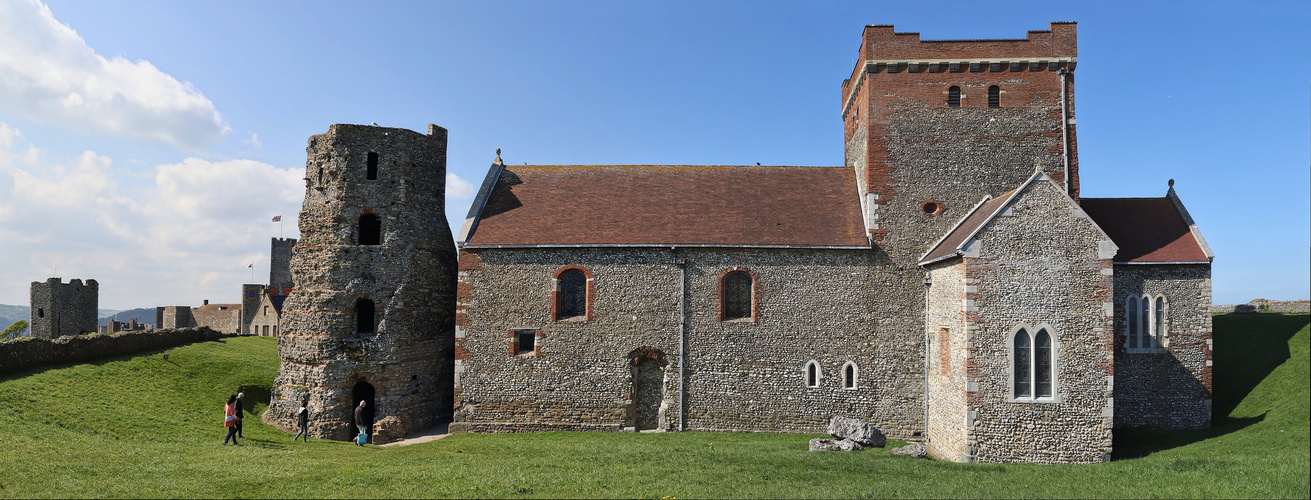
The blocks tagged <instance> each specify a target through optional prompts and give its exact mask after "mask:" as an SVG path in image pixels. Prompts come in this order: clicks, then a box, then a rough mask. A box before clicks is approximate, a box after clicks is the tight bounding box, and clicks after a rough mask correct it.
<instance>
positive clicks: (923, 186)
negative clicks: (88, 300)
mask: <svg viewBox="0 0 1311 500" xmlns="http://www.w3.org/2000/svg"><path fill="white" fill-rule="evenodd" d="M861 41H862V43H861V46H860V49H859V59H858V61H859V62H858V63H857V64H856V67H855V68H854V69H853V71H852V73H851V75H850V77H849V78H847V79H846V80H844V81H843V82H842V86H841V102H840V104H841V106H840V111H841V113H840V115H839V116H840V117H841V119H842V121H843V124H844V126H845V127H844V129H845V148H846V156H845V158H846V164H845V165H843V166H840V167H816V166H808V167H807V166H701V165H523V166H511V165H505V164H503V163H502V161H501V159H500V157H499V155H498V157H497V159H496V161H495V162H494V163H493V164H492V166H491V168H490V170H489V172H488V173H487V177H486V180H485V181H484V182H483V184H482V187H481V190H480V191H479V193H478V195H477V198H476V200H475V202H474V205H473V207H472V208H471V210H470V212H469V217H468V218H467V220H466V221H465V224H464V227H463V228H462V229H461V231H460V234H459V236H458V238H457V244H458V246H459V247H460V251H459V264H458V283H457V287H456V291H455V319H454V321H455V332H454V335H455V339H454V363H453V364H454V376H453V378H454V395H453V401H454V405H455V407H456V410H455V414H454V419H455V422H454V423H452V425H451V428H452V431H454V432H523V431H544V430H611V431H619V430H637V431H646V430H663V431H677V430H708V431H764V432H822V430H823V429H824V427H825V424H826V423H827V422H828V420H829V419H830V418H831V417H832V416H835V415H843V416H854V417H860V418H863V419H868V420H869V421H870V422H871V423H874V424H875V425H877V426H878V427H880V428H881V429H883V431H884V432H886V433H887V434H888V436H889V437H891V438H894V439H902V440H917V441H923V442H924V443H925V445H926V447H927V448H928V450H929V452H930V453H932V454H933V455H934V456H936V457H938V458H941V459H945V460H953V461H962V462H973V461H980V462H1044V463H1055V462H1062V463H1089V462H1102V461H1107V460H1109V459H1110V456H1111V442H1112V440H1111V437H1112V432H1113V429H1116V428H1126V427H1135V426H1156V427H1161V428H1168V429H1194V428H1202V427H1207V426H1209V425H1210V421H1211V404H1210V403H1211V358H1212V356H1211V319H1210V304H1211V283H1210V270H1211V260H1212V258H1213V254H1212V253H1211V251H1210V249H1209V247H1208V246H1207V244H1206V241H1205V240H1204V239H1203V238H1202V235H1201V233H1200V232H1199V231H1198V228H1197V225H1196V224H1194V222H1193V220H1192V218H1191V217H1190V216H1189V214H1188V211H1187V210H1186V209H1185V208H1184V205H1183V203H1182V202H1181V201H1180V198H1179V196H1177V195H1176V193H1175V190H1174V187H1173V184H1174V182H1173V181H1172V180H1171V181H1170V182H1169V186H1168V187H1167V186H1166V184H1167V183H1166V182H1164V181H1165V180H1164V179H1161V180H1160V185H1161V188H1163V189H1164V190H1165V194H1164V196H1159V197H1145V198H1090V197H1085V196H1083V193H1081V192H1080V186H1079V167H1080V165H1079V161H1078V147H1077V146H1078V142H1077V140H1076V125H1075V123H1076V122H1075V99H1074V88H1075V85H1074V70H1075V67H1076V65H1077V63H1078V50H1077V43H1076V26H1075V24H1074V23H1069V22H1057V23H1052V24H1051V25H1050V27H1049V29H1047V30H1037V31H1029V32H1028V33H1027V36H1026V37H1025V38H1020V39H997V40H921V39H920V37H919V34H918V33H898V32H895V31H894V30H893V27H892V26H888V25H876V26H866V27H865V29H864V32H863V34H862V38H861ZM1149 175H1150V174H1149ZM1144 189H1146V188H1144ZM307 203H308V201H307ZM297 286H298V287H300V286H301V284H300V283H297ZM326 288H334V289H335V288H338V287H326ZM347 288H349V287H347ZM294 300H296V296H295V295H293V296H292V298H291V299H289V301H294ZM341 307H345V306H341ZM284 329H285V328H284ZM285 349H286V347H284V351H285ZM284 376H285V374H284Z"/></svg>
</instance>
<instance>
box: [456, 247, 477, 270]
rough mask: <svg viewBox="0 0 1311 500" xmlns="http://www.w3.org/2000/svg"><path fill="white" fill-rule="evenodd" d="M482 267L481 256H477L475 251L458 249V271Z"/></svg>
mask: <svg viewBox="0 0 1311 500" xmlns="http://www.w3.org/2000/svg"><path fill="white" fill-rule="evenodd" d="M482 268H483V260H482V258H481V257H478V254H477V253H476V252H473V251H470V250H461V251H460V263H459V270H460V271H481V270H482Z"/></svg>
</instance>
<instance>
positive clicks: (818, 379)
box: [801, 359, 824, 389]
mask: <svg viewBox="0 0 1311 500" xmlns="http://www.w3.org/2000/svg"><path fill="white" fill-rule="evenodd" d="M812 369H813V370H815V383H814V384H811V383H810V370H812ZM801 380H802V381H804V382H805V384H806V388H809V389H814V388H817V387H819V386H820V384H821V383H822V382H823V381H824V367H822V366H820V365H819V362H818V361H815V360H813V359H812V360H810V361H807V362H806V366H805V367H804V368H802V369H801Z"/></svg>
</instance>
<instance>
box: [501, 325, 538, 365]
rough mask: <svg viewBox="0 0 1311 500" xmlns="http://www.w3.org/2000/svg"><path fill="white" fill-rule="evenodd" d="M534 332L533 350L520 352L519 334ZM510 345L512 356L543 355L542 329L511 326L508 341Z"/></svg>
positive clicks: (530, 356)
mask: <svg viewBox="0 0 1311 500" xmlns="http://www.w3.org/2000/svg"><path fill="white" fill-rule="evenodd" d="M529 332H532V333H533V350H532V351H531V352H525V353H520V352H519V334H521V333H529ZM506 343H507V344H508V345H509V346H510V357H514V358H536V357H540V356H541V355H542V329H541V328H511V329H510V338H509V339H508V340H507V341H506Z"/></svg>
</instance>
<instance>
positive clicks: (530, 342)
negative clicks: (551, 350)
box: [514, 332, 537, 354]
mask: <svg viewBox="0 0 1311 500" xmlns="http://www.w3.org/2000/svg"><path fill="white" fill-rule="evenodd" d="M515 335H516V336H517V337H518V340H519V342H517V347H515V350H514V353H515V354H532V353H533V349H534V348H535V347H537V332H518V333H516V334H515Z"/></svg>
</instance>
